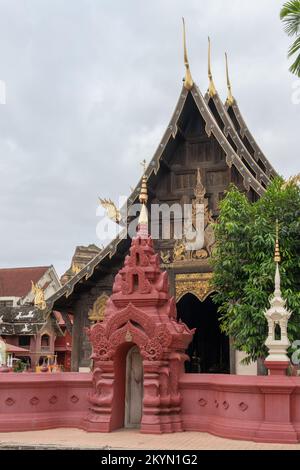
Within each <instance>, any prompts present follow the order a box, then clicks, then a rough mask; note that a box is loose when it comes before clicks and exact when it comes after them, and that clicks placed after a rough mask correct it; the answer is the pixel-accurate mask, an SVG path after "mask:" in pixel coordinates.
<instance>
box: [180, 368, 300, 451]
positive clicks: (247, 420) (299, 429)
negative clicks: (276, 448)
mask: <svg viewBox="0 0 300 470" xmlns="http://www.w3.org/2000/svg"><path fill="white" fill-rule="evenodd" d="M180 391H181V394H182V397H183V401H182V416H183V424H184V429H185V430H187V431H206V432H210V433H212V434H215V435H218V436H222V437H228V438H230V439H248V440H253V441H258V442H285V443H293V442H299V441H300V411H299V407H300V378H299V377H279V376H268V377H256V376H235V375H206V374H199V375H198V374H197V375H196V374H193V376H192V375H190V374H184V375H183V376H182V377H181V379H180Z"/></svg>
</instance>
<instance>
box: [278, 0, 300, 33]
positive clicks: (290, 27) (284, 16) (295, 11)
mask: <svg viewBox="0 0 300 470" xmlns="http://www.w3.org/2000/svg"><path fill="white" fill-rule="evenodd" d="M280 19H281V20H282V21H283V22H284V24H285V28H284V30H285V32H286V33H287V34H288V35H289V36H293V35H294V34H298V33H300V0H291V1H288V2H286V3H285V4H284V5H283V7H282V9H281V11H280Z"/></svg>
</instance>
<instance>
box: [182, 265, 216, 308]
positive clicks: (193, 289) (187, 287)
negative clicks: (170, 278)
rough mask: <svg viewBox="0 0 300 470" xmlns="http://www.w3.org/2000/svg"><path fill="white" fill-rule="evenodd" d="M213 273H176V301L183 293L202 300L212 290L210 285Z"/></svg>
mask: <svg viewBox="0 0 300 470" xmlns="http://www.w3.org/2000/svg"><path fill="white" fill-rule="evenodd" d="M212 277H213V273H211V272H210V273H190V274H176V276H175V288H176V302H178V301H179V300H180V299H181V298H182V297H183V296H184V295H185V294H193V295H195V297H197V298H198V299H199V300H200V302H203V301H204V300H205V299H206V298H207V297H208V296H209V295H210V294H212V293H213V292H214V288H213V287H212V285H211V279H212Z"/></svg>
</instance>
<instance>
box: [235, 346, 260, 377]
mask: <svg viewBox="0 0 300 470" xmlns="http://www.w3.org/2000/svg"><path fill="white" fill-rule="evenodd" d="M246 356H247V354H246V353H245V352H244V351H235V373H236V375H257V362H256V361H255V362H251V363H250V364H249V365H244V364H241V361H242V360H243V359H244V358H245V357H246Z"/></svg>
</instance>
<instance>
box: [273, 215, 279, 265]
mask: <svg viewBox="0 0 300 470" xmlns="http://www.w3.org/2000/svg"><path fill="white" fill-rule="evenodd" d="M274 261H275V263H280V261H281V256H280V248H279V223H278V219H277V220H276V241H275V253H274Z"/></svg>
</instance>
